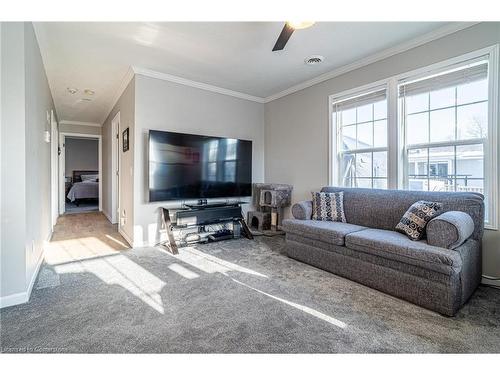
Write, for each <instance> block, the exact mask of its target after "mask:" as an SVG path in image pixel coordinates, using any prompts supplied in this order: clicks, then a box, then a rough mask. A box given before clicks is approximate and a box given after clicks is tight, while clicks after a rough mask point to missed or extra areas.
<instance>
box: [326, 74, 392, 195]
mask: <svg viewBox="0 0 500 375" xmlns="http://www.w3.org/2000/svg"><path fill="white" fill-rule="evenodd" d="M387 83H388V81H387V80H381V81H377V82H374V83H370V84H368V85H364V86H362V87H358V88H356V89H352V90H346V91H343V92H342V93H340V94H339V95H330V96H329V99H328V108H329V123H330V125H329V127H328V128H329V135H328V140H329V147H328V148H329V163H328V165H329V167H328V182H329V184H330V185H338V186H342V181H341V180H342V175H341V173H340V162H341V161H340V155H341V151H342V147H341V144H340V143H341V141H342V140H341V137H340V132H341V128H342V126H338V124H333V114H334V113H335V110H334V104H335V103H336V102H339V101H342V100H346V99H351V98H356V97H358V96H364V95H367V94H369V93H371V92H376V91H381V90H385V91H386V101H388V95H389V91H388V86H387ZM372 122H373V121H372ZM356 124H357V123H356ZM334 127H335V129H333V128H334ZM387 129H389V112H387ZM387 133H389V130H388V131H387ZM389 147H390V146H389V137H387V146H385V147H370V148H360V149H356V150H354V151H352V152H348V153H349V154H352V155H356V154H361V153H372V154H373V153H374V152H387V164H388V165H387V169H388V170H387V177H386V178H387V184H388V187H389V174H390V173H389ZM372 163H373V156H372ZM372 169H373V165H372ZM372 174H373V171H372ZM370 179H371V180H373V176H372V177H371V178H370ZM372 183H373V182H372Z"/></svg>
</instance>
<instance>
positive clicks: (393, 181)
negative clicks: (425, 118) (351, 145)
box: [328, 44, 500, 230]
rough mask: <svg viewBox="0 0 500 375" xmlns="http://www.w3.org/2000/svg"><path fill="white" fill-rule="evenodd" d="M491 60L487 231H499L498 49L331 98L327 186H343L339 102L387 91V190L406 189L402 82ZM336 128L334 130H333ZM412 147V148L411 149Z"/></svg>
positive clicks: (371, 84)
mask: <svg viewBox="0 0 500 375" xmlns="http://www.w3.org/2000/svg"><path fill="white" fill-rule="evenodd" d="M485 55H488V56H489V59H488V60H489V64H488V87H489V96H488V103H489V106H488V141H487V142H485V156H486V155H487V156H486V157H485V161H484V168H485V176H487V181H485V189H487V194H488V196H489V198H490V199H489V207H488V211H489V212H490V218H489V219H490V221H489V222H488V223H485V228H486V229H492V230H498V224H499V220H498V215H499V206H500V204H499V203H500V202H499V201H498V198H499V197H498V170H497V169H498V143H499V141H500V140H499V131H498V128H499V124H498V120H499V114H498V110H499V103H498V100H499V95H498V79H499V77H498V70H499V65H498V64H499V45H498V44H495V45H493V46H490V47H486V48H482V49H480V50H477V51H473V52H470V53H467V54H464V55H461V56H457V57H454V58H451V59H447V60H444V61H441V62H439V63H436V64H431V65H428V66H425V67H422V68H419V69H415V70H412V71H408V72H405V73H402V74H398V75H395V76H392V77H389V78H387V79H383V80H379V81H376V82H373V83H369V84H366V85H363V86H360V87H356V88H353V89H349V90H345V91H342V92H340V93H337V94H333V95H330V96H329V97H328V154H329V155H328V183H329V184H330V185H338V186H340V183H341V181H340V173H339V171H338V166H339V161H338V155H339V153H338V143H337V142H338V139H339V137H338V128H337V127H336V126H335V124H333V112H334V111H333V104H334V103H335V102H337V101H339V100H342V99H346V98H348V97H352V96H355V95H358V94H363V93H365V92H367V91H370V90H376V89H377V88H378V89H381V88H384V87H385V88H386V90H387V131H388V142H387V148H388V150H387V152H388V161H387V163H388V165H387V169H388V171H387V173H388V188H389V189H404V184H405V183H404V181H405V180H404V160H405V158H406V154H405V150H404V139H403V131H402V130H403V129H401V128H400V125H399V124H400V123H401V122H400V121H398V116H399V115H400V114H401V110H400V108H398V105H399V101H398V93H397V87H398V83H399V82H400V81H403V80H406V79H409V78H410V77H411V78H416V77H419V76H425V75H427V74H433V73H436V72H438V71H439V70H445V69H447V68H448V67H449V66H451V65H455V64H460V63H463V62H466V61H467V60H471V59H474V58H478V57H481V56H485ZM334 128H335V129H334ZM412 147H413V146H412Z"/></svg>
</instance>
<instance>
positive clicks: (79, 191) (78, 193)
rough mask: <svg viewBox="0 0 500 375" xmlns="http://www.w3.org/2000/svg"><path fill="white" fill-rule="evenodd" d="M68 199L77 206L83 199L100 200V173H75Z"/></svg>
mask: <svg viewBox="0 0 500 375" xmlns="http://www.w3.org/2000/svg"><path fill="white" fill-rule="evenodd" d="M72 181H73V185H72V186H71V188H70V189H69V192H68V195H67V198H68V199H69V200H70V201H71V202H74V203H75V204H76V205H77V206H78V204H79V202H80V201H81V200H82V199H99V171H73V180H72Z"/></svg>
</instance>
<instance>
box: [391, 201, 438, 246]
mask: <svg viewBox="0 0 500 375" xmlns="http://www.w3.org/2000/svg"><path fill="white" fill-rule="evenodd" d="M442 207H443V205H442V204H441V203H438V202H428V201H418V202H415V203H413V204H412V205H411V206H410V208H409V209H408V210H407V211H406V212H405V214H404V215H403V217H402V218H401V220H400V221H399V223H398V225H396V230H397V231H398V232H401V233H404V234H406V235H407V236H408V238H409V239H410V240H413V241H418V240H420V239H422V238H423V237H424V235H425V226H426V225H427V223H428V222H429V221H430V220H431V219H432V218H433V217H435V216H437V215H438V213H439V211H440V210H441V208H442Z"/></svg>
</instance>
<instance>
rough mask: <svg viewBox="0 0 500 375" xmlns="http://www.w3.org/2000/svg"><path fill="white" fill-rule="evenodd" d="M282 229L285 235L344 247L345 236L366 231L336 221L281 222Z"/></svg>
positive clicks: (358, 226) (294, 220) (288, 220)
mask: <svg viewBox="0 0 500 375" xmlns="http://www.w3.org/2000/svg"><path fill="white" fill-rule="evenodd" d="M282 228H283V230H284V231H285V232H287V233H293V234H297V235H300V236H304V237H307V238H311V239H313V240H319V241H323V242H327V243H332V244H334V245H340V246H342V245H344V243H345V236H346V235H347V234H349V233H354V232H357V231H360V230H364V229H366V227H362V226H360V225H354V224H348V223H340V222H337V221H318V220H297V219H286V220H283V223H282Z"/></svg>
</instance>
